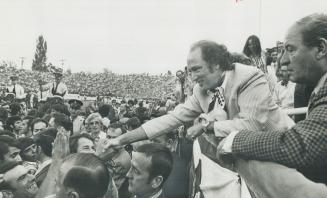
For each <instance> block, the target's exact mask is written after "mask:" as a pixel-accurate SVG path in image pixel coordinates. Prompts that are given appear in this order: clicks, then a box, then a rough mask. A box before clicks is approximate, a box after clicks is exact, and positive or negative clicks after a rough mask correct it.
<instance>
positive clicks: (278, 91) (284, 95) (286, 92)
mask: <svg viewBox="0 0 327 198" xmlns="http://www.w3.org/2000/svg"><path fill="white" fill-rule="evenodd" d="M295 85H296V83H293V82H291V81H289V82H288V83H287V85H286V86H283V85H282V81H279V82H278V83H277V85H276V87H275V90H274V100H275V102H276V103H277V104H278V106H280V107H281V108H282V109H291V108H294V91H295Z"/></svg>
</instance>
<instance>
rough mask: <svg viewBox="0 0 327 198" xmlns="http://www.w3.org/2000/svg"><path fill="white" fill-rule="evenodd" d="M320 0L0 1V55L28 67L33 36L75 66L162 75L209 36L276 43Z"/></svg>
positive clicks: (55, 57) (322, 5) (233, 44)
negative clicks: (22, 61)
mask: <svg viewBox="0 0 327 198" xmlns="http://www.w3.org/2000/svg"><path fill="white" fill-rule="evenodd" d="M326 10H327V0H310V1H309V0H261V1H260V0H51V1H50V0H30V1H26V0H21V1H18V0H1V2H0V28H1V29H0V30H1V34H0V60H4V61H14V62H15V63H17V65H18V66H19V67H20V66H21V59H20V57H25V62H24V68H28V69H30V67H31V63H32V60H33V56H34V53H35V48H36V39H37V37H38V36H39V35H43V36H44V38H45V40H46V41H47V43H48V52H47V57H48V62H51V63H52V64H54V65H58V66H60V65H61V62H60V60H61V59H64V60H65V62H64V68H65V69H67V68H69V69H71V70H72V71H73V72H77V71H92V72H101V71H103V68H107V69H109V70H111V71H113V72H115V73H144V72H147V73H150V74H159V73H165V72H167V71H168V70H171V71H172V72H175V71H177V70H178V69H180V68H182V67H183V66H185V65H186V57H187V53H188V50H189V47H190V45H191V44H192V43H194V42H195V41H198V40H202V39H210V40H214V41H217V42H219V43H223V44H225V45H226V46H227V47H228V49H229V50H230V51H232V52H241V51H242V49H243V46H244V43H245V40H246V38H247V37H248V36H250V35H252V34H256V35H258V36H259V37H260V39H261V42H262V47H263V48H264V49H265V48H268V47H273V46H274V45H275V44H276V41H277V40H283V38H284V35H285V32H286V30H287V28H288V27H289V26H290V25H291V24H292V23H293V22H295V21H296V20H297V19H299V18H301V17H303V16H305V15H308V14H311V13H314V12H326Z"/></svg>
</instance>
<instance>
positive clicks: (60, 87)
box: [42, 82, 68, 97]
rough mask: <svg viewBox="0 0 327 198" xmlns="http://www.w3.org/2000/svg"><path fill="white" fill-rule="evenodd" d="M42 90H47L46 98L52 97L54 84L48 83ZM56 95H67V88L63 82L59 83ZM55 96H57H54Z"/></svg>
mask: <svg viewBox="0 0 327 198" xmlns="http://www.w3.org/2000/svg"><path fill="white" fill-rule="evenodd" d="M42 88H44V89H45V90H48V96H49V97H53V96H54V95H53V94H52V89H54V90H56V83H55V82H53V83H48V84H46V85H44V86H43V87H42ZM56 92H57V93H59V94H64V93H65V92H66V93H65V95H67V94H68V88H67V86H66V85H65V83H63V82H60V83H59V84H58V86H57V90H56ZM55 96H57V95H55Z"/></svg>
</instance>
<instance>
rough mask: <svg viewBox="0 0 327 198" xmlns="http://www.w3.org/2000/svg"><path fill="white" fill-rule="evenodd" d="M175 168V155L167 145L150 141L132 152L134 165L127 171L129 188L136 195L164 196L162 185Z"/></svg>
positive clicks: (159, 197)
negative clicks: (173, 155)
mask: <svg viewBox="0 0 327 198" xmlns="http://www.w3.org/2000/svg"><path fill="white" fill-rule="evenodd" d="M172 168H173V157H172V155H171V152H170V151H169V149H168V148H167V147H165V146H164V145H162V144H156V143H150V144H144V145H141V146H140V147H138V148H137V150H136V151H134V152H133V154H132V165H131V168H130V170H129V171H128V173H127V175H126V176H127V178H128V181H129V186H128V190H129V192H131V193H132V194H133V195H135V197H136V198H137V197H142V198H154V197H156V198H163V197H165V196H164V194H163V191H162V187H163V185H164V184H165V182H166V181H167V179H168V177H169V175H170V173H171V170H172Z"/></svg>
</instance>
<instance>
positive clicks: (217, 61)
mask: <svg viewBox="0 0 327 198" xmlns="http://www.w3.org/2000/svg"><path fill="white" fill-rule="evenodd" d="M187 65H188V66H187V68H188V71H189V73H190V75H191V78H192V80H193V81H195V82H197V83H198V84H199V86H200V87H201V88H202V89H203V90H210V89H214V88H216V87H217V86H219V85H221V84H222V82H223V72H224V71H226V70H231V69H233V64H232V63H231V55H230V53H229V52H228V51H227V48H226V47H225V46H224V45H219V44H217V43H215V42H213V41H199V42H197V43H195V44H194V45H193V46H192V47H191V50H190V52H189V55H188V58H187Z"/></svg>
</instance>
